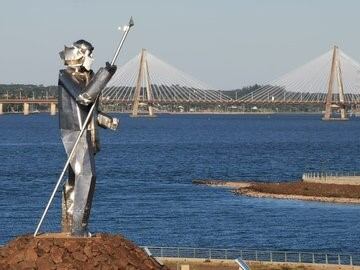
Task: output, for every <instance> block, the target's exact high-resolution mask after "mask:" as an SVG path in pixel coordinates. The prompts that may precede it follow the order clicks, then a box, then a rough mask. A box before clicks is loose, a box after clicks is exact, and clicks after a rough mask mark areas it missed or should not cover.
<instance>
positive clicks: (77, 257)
mask: <svg viewBox="0 0 360 270" xmlns="http://www.w3.org/2000/svg"><path fill="white" fill-rule="evenodd" d="M72 256H73V258H74V259H75V260H78V261H80V262H86V260H87V257H86V256H85V255H84V254H83V253H81V252H79V251H75V252H73V253H72Z"/></svg>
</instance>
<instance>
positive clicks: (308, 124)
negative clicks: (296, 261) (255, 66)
mask: <svg viewBox="0 0 360 270" xmlns="http://www.w3.org/2000/svg"><path fill="white" fill-rule="evenodd" d="M118 116H119V117H120V119H121V125H120V129H119V130H118V131H116V132H113V131H108V130H102V131H101V141H102V150H101V152H100V153H99V154H98V155H97V157H96V162H97V175H98V178H97V186H96V194H95V198H94V203H93V210H92V216H91V221H90V223H91V224H90V231H92V232H100V231H101V232H112V233H121V234H123V235H125V236H126V237H128V238H129V239H131V240H133V241H135V242H136V243H138V244H141V245H153V246H186V247H221V248H256V249H277V250H309V251H315V250H316V251H336V252H356V251H358V250H359V248H360V226H359V224H360V206H357V205H340V204H325V203H317V202H304V201H288V200H275V199H258V198H249V197H243V196H235V195H233V194H232V193H231V192H230V191H229V190H227V189H218V188H210V187H205V186H195V185H193V184H192V180H194V179H223V180H242V179H244V180H259V181H262V180H266V181H294V180H296V179H299V178H300V177H301V175H302V173H303V172H305V171H351V172H353V171H359V166H360V158H359V154H360V147H359V145H360V143H359V134H360V119H352V120H351V121H347V122H323V121H321V120H320V118H321V117H320V116H319V115H296V116H295V115H270V116H267V115H257V116H251V115H161V116H159V117H157V118H154V119H149V118H137V119H134V118H130V117H128V116H127V115H118ZM0 131H1V132H0V184H1V188H0V244H4V243H5V242H7V241H8V240H9V239H11V238H13V237H14V236H16V235H19V234H25V233H32V232H33V231H34V229H35V227H36V224H37V222H38V220H39V218H40V216H41V214H42V211H43V209H44V207H45V205H46V202H47V200H48V198H49V196H50V194H51V191H52V189H53V187H54V185H55V182H56V180H57V178H58V176H59V174H60V172H61V170H62V166H63V164H64V162H65V153H64V149H63V146H62V144H61V141H60V139H59V130H58V119H57V117H51V116H49V115H47V114H36V115H30V116H28V117H24V116H22V115H2V116H0ZM59 198H60V193H59V192H58V193H57V196H56V200H55V202H54V205H53V207H52V208H51V209H50V211H49V215H48V217H47V218H46V220H45V222H44V226H43V227H42V230H43V231H56V230H59V221H60V215H59V213H60V206H59V202H60V199H59Z"/></svg>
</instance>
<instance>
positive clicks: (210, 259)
mask: <svg viewBox="0 0 360 270" xmlns="http://www.w3.org/2000/svg"><path fill="white" fill-rule="evenodd" d="M209 259H210V260H211V249H209Z"/></svg>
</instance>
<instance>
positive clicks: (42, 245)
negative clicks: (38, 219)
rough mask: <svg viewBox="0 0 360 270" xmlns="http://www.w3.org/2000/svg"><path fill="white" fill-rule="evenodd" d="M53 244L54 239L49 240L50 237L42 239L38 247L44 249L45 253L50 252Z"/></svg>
mask: <svg viewBox="0 0 360 270" xmlns="http://www.w3.org/2000/svg"><path fill="white" fill-rule="evenodd" d="M52 245H53V243H52V241H48V239H45V238H44V239H40V240H39V242H38V244H37V247H38V249H39V250H42V251H44V252H45V253H48V252H50V249H51V246H52Z"/></svg>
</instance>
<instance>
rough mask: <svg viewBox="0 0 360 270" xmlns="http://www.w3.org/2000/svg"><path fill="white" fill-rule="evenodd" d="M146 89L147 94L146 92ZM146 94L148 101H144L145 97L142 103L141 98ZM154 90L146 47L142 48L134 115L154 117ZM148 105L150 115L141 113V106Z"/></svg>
mask: <svg viewBox="0 0 360 270" xmlns="http://www.w3.org/2000/svg"><path fill="white" fill-rule="evenodd" d="M145 90H146V94H145ZM141 95H142V96H146V99H147V102H144V100H145V99H142V102H141V103H142V104H140V98H141ZM152 100H153V97H152V91H151V80H150V75H149V65H148V61H147V53H146V49H142V50H141V56H140V64H139V73H138V76H137V80H136V86H135V92H134V101H133V106H132V114H131V116H132V117H139V116H150V117H154V116H155V115H154V108H153V104H152ZM140 105H142V106H144V105H145V106H147V109H148V115H140V114H139V106H140Z"/></svg>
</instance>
